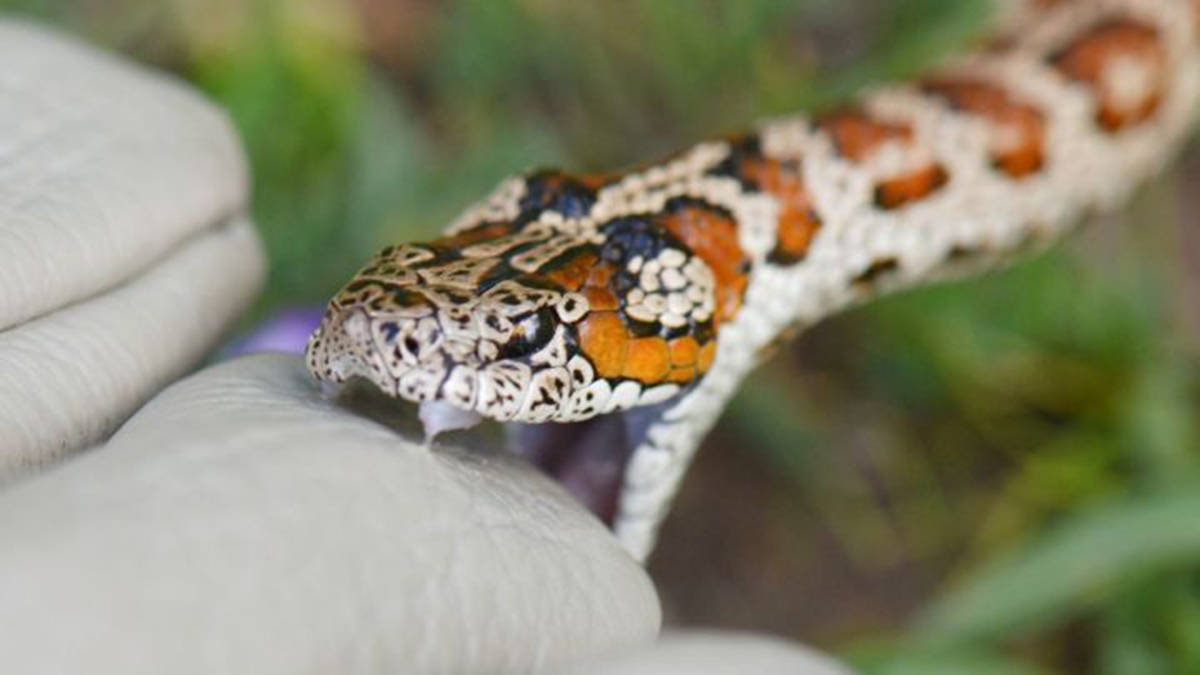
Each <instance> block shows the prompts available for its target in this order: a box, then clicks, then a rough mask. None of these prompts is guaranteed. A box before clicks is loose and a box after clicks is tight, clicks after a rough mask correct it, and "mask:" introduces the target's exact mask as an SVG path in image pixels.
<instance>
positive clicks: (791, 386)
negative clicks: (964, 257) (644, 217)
mask: <svg viewBox="0 0 1200 675" xmlns="http://www.w3.org/2000/svg"><path fill="white" fill-rule="evenodd" d="M0 8H4V9H8V10H12V11H17V12H20V13H23V14H27V15H33V16H36V17H39V18H40V19H42V20H45V21H48V22H52V23H55V24H58V25H61V26H64V27H66V28H67V29H68V30H72V31H75V32H77V33H81V34H83V35H85V36H86V37H87V38H88V39H90V40H92V41H94V42H98V43H101V44H104V45H107V46H108V47H110V48H113V49H116V50H119V51H123V52H126V53H129V54H131V55H133V56H135V57H136V58H138V59H140V60H143V61H146V62H148V63H151V64H153V65H155V66H158V67H161V68H166V69H169V70H172V71H174V72H176V73H178V74H179V75H180V76H182V77H184V78H186V79H188V80H191V81H192V82H194V83H196V84H197V85H198V86H199V87H201V88H202V89H203V90H204V91H206V92H207V93H208V94H209V95H210V96H211V97H213V98H214V99H215V100H216V101H218V102H219V103H220V104H222V105H223V106H225V107H226V108H227V109H228V110H229V111H230V114H231V115H232V117H233V119H234V121H235V122H236V124H237V126H238V128H239V129H240V130H241V132H242V134H243V137H244V139H245V143H246V147H247V152H248V156H249V159H250V162H251V164H252V166H253V171H254V176H255V204H254V211H255V216H256V218H257V220H258V223H259V224H260V226H261V228H262V231H263V233H264V236H265V238H266V240H267V244H268V249H269V252H270V255H271V261H272V271H271V277H270V282H269V286H268V288H267V291H266V293H265V294H264V296H263V299H262V302H261V303H260V306H259V313H260V314H261V313H262V312H267V311H271V310H273V309H277V308H280V307H283V306H287V305H294V304H315V303H320V302H323V301H324V299H325V298H326V297H327V296H328V295H329V294H330V293H331V292H332V291H333V290H334V288H335V287H336V286H337V285H339V284H340V283H341V282H342V281H343V280H344V279H345V278H346V277H347V276H348V275H349V273H350V272H351V271H352V270H353V269H354V268H355V267H356V266H357V265H358V264H359V263H361V261H362V260H364V259H365V258H366V256H367V255H369V254H370V253H371V252H372V250H373V249H375V248H376V247H378V246H380V245H382V244H384V243H385V242H389V241H394V240H399V239H409V238H419V237H424V236H428V235H431V234H433V233H434V232H436V231H437V229H438V228H439V227H440V226H441V225H442V224H444V223H446V222H447V221H448V220H449V219H450V218H451V217H453V215H454V214H455V213H456V212H457V211H458V210H459V209H461V208H462V207H463V206H465V205H466V204H467V203H469V202H470V201H471V200H472V199H475V198H477V197H479V196H480V195H482V194H483V193H484V192H486V190H487V189H488V188H490V186H491V185H492V184H494V183H495V182H496V181H497V180H498V179H500V178H501V177H502V176H504V175H506V174H508V173H511V172H514V171H517V170H523V169H527V168H530V167H533V166H540V165H546V164H562V165H566V166H568V167H570V168H576V169H594V168H611V167H613V166H620V165H625V164H629V163H632V162H636V161H639V160H644V159H647V158H653V157H655V156H659V155H662V154H664V153H666V152H669V151H671V150H673V149H676V148H678V147H681V146H683V145H685V144H687V143H688V142H691V141H694V140H696V139H698V138H702V137H705V136H710V135H714V134H718V133H723V132H727V131H732V130H735V129H737V128H740V127H744V126H746V124H747V123H748V122H749V121H751V120H753V119H755V118H761V117H764V116H769V115H776V114H781V113H784V112H788V111H791V110H794V109H808V110H812V109H816V108H820V107H822V106H827V105H830V104H832V103H835V102H837V101H838V100H841V99H843V98H845V97H846V96H847V95H849V94H850V93H852V92H853V91H855V90H857V89H859V88H861V87H862V86H864V85H867V84H869V83H871V82H875V81H879V80H882V79H887V78H893V77H903V76H905V75H907V74H910V73H913V72H915V71H918V70H920V69H921V68H924V67H927V66H929V65H930V64H932V63H936V62H937V60H938V59H940V58H943V57H944V56H945V55H946V54H948V53H951V52H953V51H954V50H955V49H957V48H959V47H961V46H963V45H965V44H967V43H969V42H970V41H971V40H972V39H973V38H974V37H975V36H976V35H977V34H978V31H979V30H980V29H981V28H982V26H983V25H984V22H985V18H986V10H987V6H986V2H984V0H972V1H968V2H964V1H962V0H904V1H903V2H894V3H892V2H870V1H868V0H855V1H852V2H845V1H835V0H810V1H809V2H790V1H788V0H737V1H732V0H727V1H723V2H721V1H717V0H697V1H695V2H686V3H685V2H677V1H676V0H621V1H620V2H612V3H594V2H589V3H584V2H572V1H571V0H445V1H442V2H438V1H435V0H396V1H394V2H389V1H388V0H250V1H247V2H239V1H238V0H221V1H218V2H206V1H203V0H169V1H165V2H159V1H156V0H114V1H106V2H101V1H100V0H74V1H54V0H0ZM1195 164H1196V162H1195V161H1189V166H1191V171H1190V172H1186V173H1177V174H1175V175H1174V176H1173V177H1169V178H1168V179H1165V180H1161V181H1159V182H1157V183H1155V184H1154V185H1153V186H1151V187H1150V188H1148V189H1146V190H1143V191H1142V192H1141V194H1140V196H1139V197H1138V199H1137V201H1136V203H1135V204H1134V205H1133V206H1131V207H1130V208H1129V209H1128V210H1126V211H1125V212H1124V213H1123V215H1119V216H1113V217H1108V218H1105V219H1102V221H1101V222H1100V223H1098V224H1094V225H1092V226H1091V227H1090V228H1089V229H1088V230H1087V232H1085V233H1084V234H1083V235H1082V236H1079V237H1076V238H1074V239H1073V240H1072V242H1071V243H1070V244H1069V245H1067V246H1065V247H1059V248H1056V249H1054V250H1052V251H1050V252H1049V253H1046V254H1043V255H1040V256H1038V257H1036V258H1034V259H1032V260H1030V261H1026V262H1023V263H1020V264H1018V265H1016V266H1014V267H1012V268H1010V269H1008V270H1005V271H1002V272H1000V273H997V274H994V275H991V276H989V277H987V278H985V279H980V280H972V281H964V282H959V283H955V284H946V285H941V286H937V287H933V288H929V289H925V290H921V291H917V292H910V293H906V294H903V295H900V296H896V297H892V298H889V299H887V300H884V301H882V302H878V303H875V304H873V305H871V306H869V307H866V308H863V309H858V310H854V311H852V312H849V313H847V314H846V315H843V316H841V317H837V318H835V319H833V320H831V321H828V322H826V323H825V324H823V325H821V326H819V327H817V328H816V329H815V330H813V331H810V332H809V333H807V334H806V335H804V336H803V337H802V338H801V339H800V340H798V341H797V343H796V344H795V346H792V347H788V348H786V349H784V350H783V351H782V352H781V353H780V354H779V355H778V356H777V357H776V358H775V359H774V361H773V362H772V363H771V367H769V368H764V369H761V370H760V372H759V373H757V374H756V375H755V376H754V377H753V378H752V380H751V382H750V383H748V385H747V386H746V388H745V391H744V393H743V394H742V395H741V396H740V397H739V398H738V399H737V400H736V401H735V403H734V405H733V406H732V408H731V410H730V412H729V414H728V416H727V419H726V420H725V422H724V423H723V424H722V425H721V427H720V428H719V429H718V431H717V433H716V434H715V435H714V438H713V439H711V440H710V442H709V443H708V445H707V447H706V448H705V450H704V451H703V452H702V453H701V456H700V460H699V463H698V466H697V468H696V470H695V471H694V473H693V475H692V476H691V478H689V480H688V481H687V482H686V483H685V485H684V489H683V493H682V495H681V498H680V504H679V507H678V509H677V510H676V513H675V515H674V516H673V517H672V520H673V523H668V526H667V528H666V530H665V536H664V541H663V545H662V548H661V549H660V551H659V553H658V555H657V556H656V559H655V560H654V564H653V565H652V571H653V573H654V574H655V575H656V577H657V579H658V581H659V583H660V587H661V589H662V595H663V600H664V604H665V605H666V608H667V611H668V615H669V617H671V618H672V619H673V620H675V621H677V622H684V623H687V622H693V623H695V622H703V623H706V624H717V625H728V626H734V627H743V628H755V629H760V630H769V631H773V632H778V633H785V634H788V635H790V636H792V637H795V638H798V639H802V640H806V641H815V642H817V643H818V644H820V645H822V646H824V647H826V648H830V649H834V650H837V651H840V652H841V653H843V654H845V655H847V656H848V657H849V658H851V659H852V660H853V661H854V663H856V664H857V665H859V666H860V667H861V668H863V669H864V670H865V671H866V672H869V673H879V674H889V675H894V674H900V673H923V674H930V673H942V672H945V673H965V672H970V673H1006V674H1007V673H1022V674H1023V673H1044V672H1096V673H1104V674H1118V673H1178V672H1200V528H1198V527H1197V526H1196V524H1195V521H1196V520H1197V519H1200V471H1198V468H1197V463H1198V461H1200V459H1198V456H1197V452H1196V450H1197V446H1198V444H1200V427H1198V424H1197V412H1198V411H1200V361H1198V360H1197V349H1196V347H1197V340H1196V334H1197V325H1198V324H1197V322H1196V321H1195V319H1196V316H1195V313H1194V311H1193V308H1195V307H1196V306H1197V304H1198V303H1197V302H1196V297H1195V289H1196V288H1200V282H1197V281H1196V279H1195V277H1196V275H1197V270H1196V269H1195V268H1196V264H1195V262H1194V259H1195V258H1196V255H1195V249H1196V248H1197V247H1198V246H1200V243H1198V242H1197V241H1196V238H1195V236H1194V235H1188V234H1187V233H1186V232H1185V231H1183V230H1182V229H1181V228H1182V226H1183V225H1185V224H1187V223H1188V219H1189V215H1190V213H1191V210H1192V209H1189V208H1188V202H1187V179H1188V177H1189V176H1191V178H1192V184H1195V183H1196V180H1198V179H1200V170H1197V168H1196V166H1195ZM1193 203H1194V201H1193ZM1191 224H1193V225H1195V224H1196V223H1194V222H1193V223H1191ZM1189 236H1191V238H1190V239H1189ZM1189 251H1191V252H1190V253H1189ZM1189 256H1191V258H1192V262H1191V263H1189V262H1188V257H1189ZM1189 289H1191V290H1189ZM1189 321H1190V322H1191V323H1189ZM739 481H740V482H739ZM689 537H690V538H689ZM705 575H707V576H705Z"/></svg>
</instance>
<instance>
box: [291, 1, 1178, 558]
mask: <svg viewBox="0 0 1200 675" xmlns="http://www.w3.org/2000/svg"><path fill="white" fill-rule="evenodd" d="M1198 29H1200V2H1195V1H1193V0H1025V1H1024V2H1012V3H1008V4H1006V5H1004V6H1003V8H1002V9H1001V11H1000V12H999V14H998V17H997V28H996V30H995V31H994V32H993V33H991V34H990V35H989V37H988V38H987V39H986V40H983V41H981V43H980V45H979V47H978V48H977V49H976V50H975V51H974V52H972V53H968V54H964V55H962V56H960V57H958V58H957V59H955V60H954V61H953V62H951V63H948V64H946V65H945V66H943V67H941V68H939V69H938V70H936V71H935V72H933V73H931V74H928V75H926V76H923V77H921V78H918V79H915V80H913V81H909V82H902V83H897V84H891V85H886V86H882V87H879V88H875V89H873V90H870V91H867V92H865V93H864V94H862V95H861V96H860V97H858V98H857V99H855V100H853V101H851V102H850V103H848V104H846V105H844V106H842V107H840V108H838V109H835V110H833V111H831V112H828V113H825V114H822V115H819V116H815V117H790V118H784V119H778V120H771V121H767V122H765V123H763V124H760V125H759V126H757V127H756V128H755V129H753V130H752V131H750V132H748V133H744V134H740V135H733V136H728V137H724V138H719V139H715V140H710V141H706V142H702V143H699V144H698V145H695V146H694V147H692V148H690V149H688V150H685V151H683V152H680V153H678V154H676V155H674V156H672V157H670V158H668V159H667V160H665V161H663V162H659V163H655V164H652V165H647V166H643V167H639V168H637V169H635V170H632V171H627V172H620V173H616V172H614V173H601V174H586V175H582V174H570V173H566V172H563V171H558V170H541V171H536V172H532V173H529V174H527V175H523V176H520V177H515V178H510V179H508V180H505V181H503V182H502V183H501V184H500V185H499V186H498V187H497V188H496V190H495V191H494V192H493V193H492V194H491V195H489V196H488V197H486V198H485V199H484V200H483V201H482V202H480V203H479V204H477V205H475V206H473V207H471V208H469V209H468V210H467V211H466V212H465V213H464V214H463V215H462V216H460V217H459V218H458V219H457V220H456V221H455V222H454V223H453V224H451V225H450V227H449V228H448V230H447V231H446V233H445V235H444V236H443V237H441V238H439V239H436V240H434V241H431V242H427V243H405V244H400V245H394V246H388V247H387V248H385V249H383V250H382V251H380V252H379V253H378V254H377V255H376V256H375V257H374V258H372V259H371V260H370V261H369V262H368V264H367V265H366V266H365V267H364V268H363V269H362V270H361V271H359V272H358V273H357V274H356V275H355V276H354V277H353V278H352V279H351V280H350V281H349V283H348V284H347V285H346V286H345V287H344V288H342V289H341V290H340V291H339V292H338V293H337V294H336V295H335V296H334V297H333V299H332V300H331V301H330V303H329V306H328V309H327V311H326V312H325V315H324V318H323V320H322V322H321V325H320V327H319V328H318V329H317V331H316V332H315V333H314V334H313V336H312V337H311V338H310V340H309V344H308V349H307V362H308V367H309V369H310V370H311V371H312V373H313V374H314V375H315V376H316V377H317V378H319V379H321V380H326V381H331V382H342V381H344V380H347V379H349V378H356V377H357V378H365V379H366V380H368V381H370V382H371V383H373V384H374V385H375V386H377V387H378V388H379V389H380V390H382V391H383V392H384V393H385V394H387V395H389V396H393V397H397V398H402V399H407V400H410V401H415V402H422V403H423V404H425V405H429V404H436V405H441V406H449V407H451V408H454V409H459V410H462V411H467V412H470V413H473V414H477V415H479V416H481V417H484V418H488V419H492V420H498V421H506V422H510V423H519V424H529V425H542V424H546V423H551V424H567V423H577V424H578V423H586V421H588V420H592V419H605V420H617V423H618V424H621V425H623V427H622V428H623V429H624V431H625V433H624V434H623V435H621V436H620V439H623V440H620V441H619V442H623V443H626V444H627V445H628V451H629V454H628V456H627V458H626V460H625V461H624V469H623V479H622V484H621V487H620V491H619V492H618V493H617V497H616V502H615V504H614V511H613V513H611V514H609V515H610V517H611V524H612V526H613V528H614V531H615V532H616V534H617V536H618V538H619V539H620V540H621V542H622V543H623V544H624V545H625V546H626V547H627V548H628V549H629V550H630V551H631V552H632V553H633V554H634V555H635V556H637V557H638V558H644V557H645V556H646V555H647V554H648V553H649V551H650V549H651V548H652V546H653V542H654V539H655V535H656V531H657V528H658V525H659V522H660V521H661V519H662V517H663V516H664V514H665V512H666V510H667V507H668V505H669V502H670V500H671V497H672V496H673V494H674V492H675V490H676V488H677V486H678V484H679V481H680V479H681V477H682V475H683V473H684V470H685V469H686V467H687V465H688V463H689V461H690V459H691V456H692V454H693V453H694V451H695V450H696V448H697V446H698V445H699V443H700V441H701V439H702V438H703V436H704V435H705V434H706V433H707V431H708V430H709V429H710V427H711V426H712V425H713V423H714V422H715V420H716V418H717V416H718V415H719V413H720V412H721V410H722V409H723V407H724V406H725V404H726V402H727V401H728V399H729V398H730V397H731V396H732V394H733V393H734V391H735V389H736V388H737V385H738V383H739V382H740V381H741V380H742V379H743V377H744V376H745V375H746V374H747V373H748V371H750V370H751V369H752V368H753V367H754V366H755V365H756V364H757V363H758V362H759V361H760V360H761V358H762V355H763V354H764V351H765V350H766V349H767V348H768V347H769V346H770V345H771V344H772V343H773V342H774V341H776V340H777V339H779V338H780V336H782V335H785V334H787V333H788V332H789V329H795V328H798V327H799V328H802V327H804V326H808V325H811V324H812V323H814V322H816V321H819V320H820V319H821V318H823V317H825V316H827V315H829V314H831V313H833V312H835V311H838V310H840V309H843V308H845V307H847V306H849V305H852V304H855V303H858V302H861V301H864V300H866V299H869V298H871V297H874V296H877V295H879V294H881V293H885V292H889V291H892V290H896V289H900V288H905V287H909V286H912V285H914V284H916V283H920V282H926V281H929V280H932V279H938V278H945V277H950V276H954V275H959V274H963V273H966V272H971V271H975V270H982V269H986V268H987V267H989V266H992V265H994V264H997V263H999V262H1002V261H1004V260H1005V259H1008V258H1010V257H1011V256H1012V255H1014V254H1016V253H1019V252H1022V251H1025V250H1028V249H1030V248H1036V247H1038V246H1039V245H1042V244H1045V243H1046V242H1049V241H1050V240H1052V239H1053V238H1054V237H1055V236H1056V235H1057V234H1059V233H1060V232H1061V231H1062V230H1064V229H1065V228H1067V227H1068V226H1069V225H1071V224H1072V223H1073V222H1075V221H1077V220H1079V219H1081V218H1082V217H1083V216H1084V215H1085V214H1086V213H1087V212H1089V211H1094V210H1101V209H1107V208H1111V207H1113V206H1115V205H1117V204H1118V203H1119V202H1121V200H1122V199H1124V198H1125V197H1126V196H1127V195H1128V194H1129V193H1130V191H1131V190H1132V189H1133V188H1134V187H1135V186H1136V185H1137V184H1138V183H1139V182H1140V181H1141V180H1143V179H1144V178H1146V177H1147V176H1149V175H1150V174H1151V173H1153V172H1154V171H1155V170H1157V169H1159V168H1160V167H1161V166H1162V165H1163V164H1164V163H1165V161H1166V160H1167V159H1168V158H1169V155H1170V154H1171V151H1172V150H1173V149H1174V148H1177V147H1178V146H1179V145H1180V142H1181V140H1182V139H1183V137H1184V136H1185V134H1186V132H1187V130H1188V127H1189V126H1190V122H1191V120H1192V117H1193V109H1194V107H1195V105H1196V103H1197V94H1198V85H1200V79H1198V78H1200V70H1198V68H1200V60H1198V58H1197V54H1198V52H1197V42H1196V34H1197V31H1198ZM614 442H618V441H614Z"/></svg>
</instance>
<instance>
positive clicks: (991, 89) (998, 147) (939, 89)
mask: <svg viewBox="0 0 1200 675" xmlns="http://www.w3.org/2000/svg"><path fill="white" fill-rule="evenodd" d="M922 88H923V89H924V90H925V91H926V92H929V93H931V94H935V95H938V96H941V97H942V98H944V99H946V101H948V102H949V104H950V105H951V106H953V107H954V108H956V109H959V110H964V111H967V112H970V113H974V114H976V115H979V116H981V117H984V118H986V119H988V120H990V121H991V122H993V123H995V124H996V125H997V126H998V127H999V130H1000V133H998V134H996V135H995V137H994V138H993V140H992V142H991V146H990V147H989V152H990V153H991V158H992V166H994V167H995V168H996V169H997V170H999V171H1003V172H1004V173H1006V174H1008V175H1009V176H1010V177H1012V178H1022V177H1024V176H1027V175H1029V174H1031V173H1034V172H1035V171H1038V170H1039V169H1041V168H1042V165H1043V163H1044V162H1045V156H1044V150H1043V146H1044V144H1045V121H1044V120H1043V118H1042V114H1041V112H1040V111H1039V110H1038V109H1037V108H1035V107H1033V106H1031V105H1028V104H1025V103H1020V102H1018V101H1016V100H1014V99H1013V98H1012V97H1011V96H1009V94H1008V92H1006V91H1005V90H1004V89H1003V88H1001V87H999V86H997V85H995V84H992V83H989V82H985V81H984V80H980V79H973V78H966V77H963V78H959V77H942V78H931V79H929V80H926V81H925V82H924V83H923V85H922Z"/></svg>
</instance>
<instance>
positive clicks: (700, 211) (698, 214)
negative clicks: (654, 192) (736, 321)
mask: <svg viewBox="0 0 1200 675" xmlns="http://www.w3.org/2000/svg"><path fill="white" fill-rule="evenodd" d="M661 223H662V226H663V227H665V228H666V229H667V231H668V232H670V233H671V234H672V235H673V236H674V237H675V238H676V239H678V240H680V241H681V242H683V244H684V246H687V247H688V248H689V249H690V250H691V251H692V253H694V254H695V255H696V256H697V257H698V258H700V259H701V260H703V261H704V262H705V263H706V264H708V267H709V269H711V270H712V273H713V278H714V280H715V281H716V296H717V297H716V303H715V305H716V319H717V323H720V322H722V321H728V320H729V319H732V318H733V316H734V314H736V313H737V310H738V308H739V307H741V306H742V294H743V293H745V292H746V284H747V283H748V282H749V279H748V277H747V273H748V272H749V270H750V258H749V257H748V256H747V255H746V253H745V252H744V251H742V247H741V245H740V244H739V243H738V235H737V224H736V223H735V222H734V221H733V218H731V217H730V216H729V214H728V213H725V212H723V211H716V210H713V209H708V208H704V207H702V206H699V205H696V204H684V205H682V206H680V207H679V208H677V209H675V210H673V211H671V212H669V213H667V214H666V215H665V216H663V217H662V220H661Z"/></svg>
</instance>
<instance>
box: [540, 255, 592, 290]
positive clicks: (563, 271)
mask: <svg viewBox="0 0 1200 675" xmlns="http://www.w3.org/2000/svg"><path fill="white" fill-rule="evenodd" d="M596 260H597V258H596V254H594V253H592V252H591V251H578V252H575V253H573V254H570V258H569V259H567V260H566V261H565V262H563V263H562V264H561V265H560V266H559V267H556V268H555V269H553V270H550V271H548V272H546V273H545V276H546V278H547V279H548V280H550V281H552V282H554V283H556V284H558V285H559V286H562V287H563V288H564V289H566V290H569V291H577V290H579V289H580V288H581V287H582V286H583V284H584V282H586V281H587V279H588V275H589V274H590V273H591V271H592V268H593V267H594V266H595V264H596Z"/></svg>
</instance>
